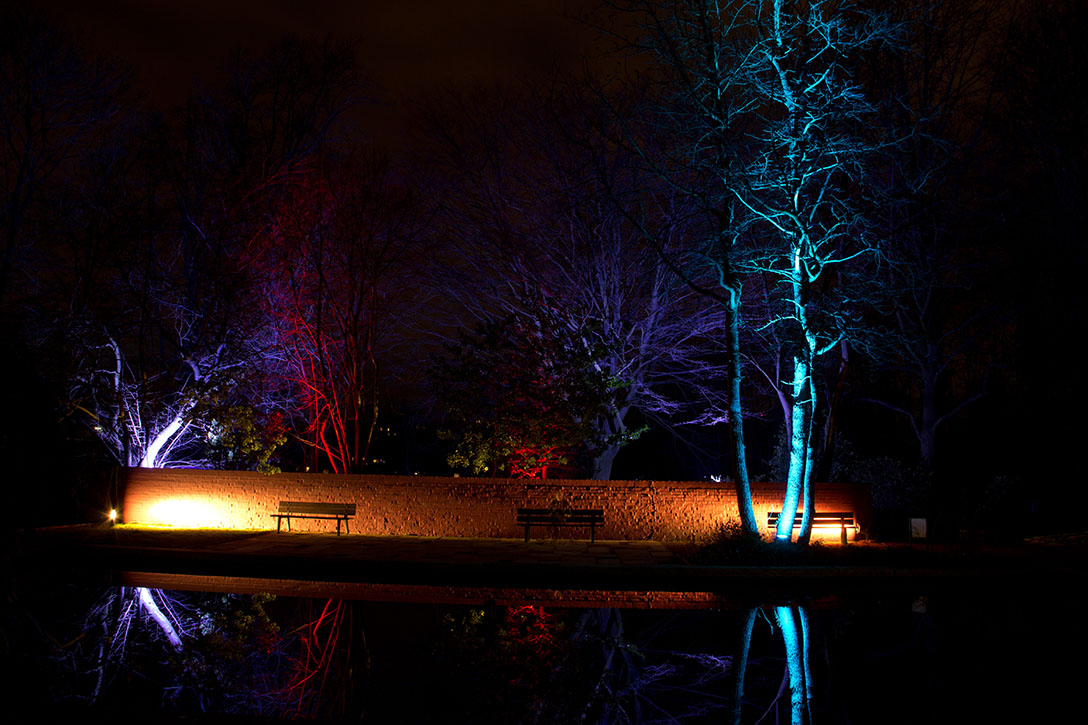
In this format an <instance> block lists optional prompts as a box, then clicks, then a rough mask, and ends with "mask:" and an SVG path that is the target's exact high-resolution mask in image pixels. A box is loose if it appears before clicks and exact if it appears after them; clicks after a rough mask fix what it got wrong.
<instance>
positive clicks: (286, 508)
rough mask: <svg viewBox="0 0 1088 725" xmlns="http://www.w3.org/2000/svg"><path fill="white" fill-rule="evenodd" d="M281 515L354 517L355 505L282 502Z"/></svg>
mask: <svg viewBox="0 0 1088 725" xmlns="http://www.w3.org/2000/svg"><path fill="white" fill-rule="evenodd" d="M280 513H281V514H324V515H326V516H354V515H355V504H353V503H318V502H316V501H280Z"/></svg>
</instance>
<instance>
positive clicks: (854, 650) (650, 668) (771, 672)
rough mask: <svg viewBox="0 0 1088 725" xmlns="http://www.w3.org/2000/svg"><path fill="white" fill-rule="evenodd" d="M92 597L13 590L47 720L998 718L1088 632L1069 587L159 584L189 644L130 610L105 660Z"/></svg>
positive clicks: (1039, 709)
mask: <svg viewBox="0 0 1088 725" xmlns="http://www.w3.org/2000/svg"><path fill="white" fill-rule="evenodd" d="M119 594H120V592H119V591H118V590H113V592H112V595H111V596H110V597H108V601H109V604H108V606H107V609H109V608H110V607H112V608H113V610H112V611H113V612H114V614H113V615H111V616H115V615H116V611H117V607H118V606H120V604H119V603H123V602H125V601H129V597H128V596H127V595H126V596H124V597H122V596H119ZM95 601H96V598H95V595H94V593H93V592H88V591H83V590H78V589H76V588H74V587H58V589H57V590H56V591H54V592H45V591H40V592H34V593H33V596H27V597H23V598H22V599H19V600H17V601H14V603H9V605H8V607H7V610H6V625H5V635H6V637H7V645H8V648H9V657H8V658H7V659H8V660H9V662H13V661H15V659H16V658H19V661H20V662H22V663H23V664H22V665H21V666H20V668H19V671H17V672H15V673H13V675H12V676H11V677H9V678H8V679H7V685H8V686H9V687H14V689H13V691H12V692H10V693H8V697H9V701H10V702H25V701H26V700H27V699H28V698H34V699H35V700H36V702H37V703H38V705H39V710H40V711H41V713H42V716H43V717H45V716H47V715H49V714H62V715H63V714H68V715H85V714H88V713H101V714H108V715H111V716H114V715H117V716H124V715H139V716H140V717H142V718H146V717H148V716H149V715H151V714H153V713H154V712H157V711H158V712H174V713H183V712H187V713H200V712H213V711H214V712H237V713H246V714H257V715H263V716H272V715H274V716H283V717H300V718H332V719H352V720H358V719H360V718H361V719H363V720H364V721H369V722H393V721H395V722H504V723H506V722H570V721H575V720H577V721H583V722H609V723H622V722H671V721H683V722H735V723H753V722H763V723H767V722H779V723H784V722H799V723H800V722H815V723H824V722H882V723H884V722H886V723H898V722H902V723H929V722H945V721H950V720H954V719H965V721H972V722H977V721H980V719H987V718H988V719H990V720H991V721H995V722H1006V721H1009V720H1010V719H1011V718H1012V716H1013V715H1024V716H1027V717H1030V719H1032V720H1034V719H1037V718H1039V717H1044V716H1045V715H1046V713H1047V712H1057V711H1059V710H1061V709H1063V707H1064V706H1065V705H1067V704H1072V703H1075V702H1076V701H1077V699H1076V693H1077V692H1078V691H1077V690H1076V689H1075V685H1076V684H1077V681H1078V677H1079V676H1078V675H1077V674H1076V673H1077V672H1079V669H1080V668H1081V665H1080V664H1079V663H1077V662H1071V661H1069V655H1070V654H1072V653H1076V652H1079V651H1083V646H1084V645H1085V644H1088V636H1086V625H1085V624H1084V623H1083V621H1082V618H1081V617H1080V616H1079V611H1080V605H1079V604H1078V603H1077V602H1075V601H1072V600H1069V599H1057V600H1055V599H1053V598H1051V599H1047V600H1046V601H1043V600H1037V599H1034V598H1032V597H1031V596H1029V595H1026V594H1024V595H1021V596H1015V597H1014V596H1004V597H999V598H994V597H992V596H989V595H988V596H987V597H986V598H971V597H964V596H944V595H937V594H932V595H930V596H929V597H928V598H927V600H926V606H925V607H924V611H918V610H919V609H920V608H919V607H917V606H912V605H914V604H915V597H909V596H905V595H903V596H901V595H888V596H884V597H880V598H877V597H872V598H854V599H851V600H839V601H834V602H832V601H820V602H774V601H772V602H768V603H766V604H765V605H763V606H758V607H738V608H733V609H693V610H652V609H647V610H618V609H614V608H607V607H590V608H569V607H568V608H560V607H553V606H550V605H549V604H540V603H536V604H527V603H521V604H516V605H511V606H504V605H500V604H486V603H485V604H479V605H473V606H458V605H447V604H428V603H419V602H359V601H355V602H351V601H340V600H317V599H297V598H291V597H278V598H269V597H253V596H248V595H247V596H241V595H227V594H196V593H165V595H164V596H163V598H161V599H159V601H160V602H169V605H168V606H169V607H170V608H171V610H172V611H173V612H174V615H176V616H177V618H178V620H177V621H179V622H180V623H181V625H180V630H179V631H180V632H181V637H182V641H183V647H182V649H181V650H180V651H177V652H175V651H173V648H172V647H170V646H169V645H168V644H167V643H165V641H164V640H163V639H162V637H161V634H159V633H157V632H156V627H155V626H154V623H153V622H152V621H151V620H150V618H148V617H146V616H143V615H140V616H136V617H134V618H132V619H131V621H130V624H129V626H130V630H129V631H128V633H127V646H126V654H125V658H124V661H123V662H118V663H116V665H115V666H114V667H113V668H112V669H111V670H110V671H109V672H108V673H107V675H106V676H105V677H101V676H100V673H96V667H97V666H98V664H99V663H100V662H101V652H102V648H103V647H108V646H110V645H111V643H113V642H115V641H116V637H117V632H116V630H109V629H107V628H105V627H103V626H102V623H101V618H100V619H99V620H93V619H88V618H87V617H86V614H87V612H89V611H99V612H100V613H101V612H102V611H104V610H103V609H102V608H101V606H100V607H99V608H98V610H95V606H94V605H95ZM164 606H165V605H164ZM1040 616H1044V617H1045V618H1046V621H1050V622H1055V623H1062V626H1063V629H1061V630H1060V631H1059V630H1045V629H1042V628H1040V627H1039V622H1040V619H1039V618H1040ZM96 688H97V692H96ZM420 692H424V693H426V696H425V697H420V696H419V693H420ZM92 693H94V695H95V696H94V697H90V695H91V694H92Z"/></svg>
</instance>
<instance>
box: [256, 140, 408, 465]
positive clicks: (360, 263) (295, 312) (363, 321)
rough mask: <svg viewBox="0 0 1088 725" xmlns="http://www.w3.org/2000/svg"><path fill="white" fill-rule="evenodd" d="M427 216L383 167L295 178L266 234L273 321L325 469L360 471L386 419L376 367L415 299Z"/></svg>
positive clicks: (361, 165)
mask: <svg viewBox="0 0 1088 725" xmlns="http://www.w3.org/2000/svg"><path fill="white" fill-rule="evenodd" d="M423 222H424V220H423V219H422V217H421V215H420V214H419V210H418V207H417V205H416V203H415V200H414V197H413V194H412V192H411V191H410V190H409V189H407V188H405V187H403V186H401V185H399V184H398V183H396V182H395V181H394V178H393V175H392V173H391V172H390V170H389V168H388V167H387V165H386V163H385V162H384V161H382V160H380V159H376V158H374V159H368V160H365V161H363V162H358V163H354V164H351V165H346V166H344V167H342V168H331V167H325V168H324V169H323V170H322V171H320V172H317V171H314V172H311V173H308V174H306V175H304V176H298V177H296V178H295V179H294V180H293V182H292V185H291V188H290V192H289V193H288V194H287V195H286V196H285V198H284V200H283V202H282V204H281V206H280V208H279V209H278V210H277V214H276V217H275V221H274V223H273V225H272V228H271V230H270V233H269V240H270V253H269V259H268V262H269V272H268V275H269V283H268V286H267V289H268V290H269V293H268V295H267V296H266V299H265V314H266V315H267V316H268V318H269V319H270V321H271V322H272V324H273V326H274V329H275V331H276V335H277V341H276V351H277V352H276V354H277V356H278V365H279V366H280V374H281V375H283V376H285V377H286V379H287V380H288V381H289V382H290V384H291V386H292V387H293V390H294V394H295V396H296V400H297V403H296V404H297V406H298V412H299V413H300V414H301V417H302V419H303V420H304V425H305V433H304V435H303V440H304V442H305V443H306V444H307V445H308V446H310V448H311V450H312V452H313V454H314V458H313V459H312V464H311V465H313V466H314V467H315V468H316V469H320V468H323V467H324V466H326V465H327V466H328V467H329V468H330V469H331V470H332V471H334V472H338V473H343V472H357V471H360V470H362V469H363V468H364V467H365V465H366V463H367V453H368V450H369V446H370V442H371V439H372V437H373V433H374V429H375V426H376V425H377V421H378V414H379V385H378V382H379V359H380V358H381V357H382V356H383V355H388V354H389V333H390V332H391V327H392V326H394V325H395V324H396V322H397V318H398V315H399V314H401V313H402V312H403V309H404V303H405V302H406V301H411V298H410V297H409V296H408V294H407V293H406V288H407V286H408V285H407V277H406V275H407V274H408V272H409V271H410V266H409V262H410V256H411V255H412V254H414V253H415V251H416V248H417V247H418V245H419V243H420V241H421V228H422V224H423Z"/></svg>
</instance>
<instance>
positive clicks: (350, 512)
mask: <svg viewBox="0 0 1088 725" xmlns="http://www.w3.org/2000/svg"><path fill="white" fill-rule="evenodd" d="M354 515H355V504H353V503H318V502H314V501H280V507H279V512H278V513H274V514H272V516H275V517H276V531H279V530H280V526H281V525H282V524H283V520H284V519H287V530H288V531H290V530H291V519H292V518H296V519H328V520H330V521H331V520H333V519H335V520H336V535H337V536H339V535H340V522H341V521H343V522H344V533H348V534H350V533H351V531H350V530H349V529H348V517H350V516H354Z"/></svg>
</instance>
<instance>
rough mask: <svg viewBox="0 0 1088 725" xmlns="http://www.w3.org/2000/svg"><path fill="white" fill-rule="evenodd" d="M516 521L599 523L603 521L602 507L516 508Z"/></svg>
mask: <svg viewBox="0 0 1088 725" xmlns="http://www.w3.org/2000/svg"><path fill="white" fill-rule="evenodd" d="M518 521H519V522H520V523H524V522H526V521H530V522H532V523H536V522H541V523H550V522H553V521H569V522H572V523H587V524H588V523H598V524H601V523H604V509H518Z"/></svg>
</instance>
